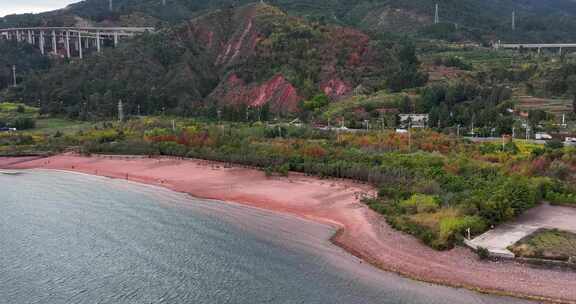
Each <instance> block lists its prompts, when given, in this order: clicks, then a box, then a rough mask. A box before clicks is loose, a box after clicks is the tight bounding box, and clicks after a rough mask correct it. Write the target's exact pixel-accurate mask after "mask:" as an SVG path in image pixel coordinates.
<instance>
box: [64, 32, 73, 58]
mask: <svg viewBox="0 0 576 304" xmlns="http://www.w3.org/2000/svg"><path fill="white" fill-rule="evenodd" d="M64 46H65V47H66V58H68V59H70V57H72V56H71V54H70V32H69V31H66V40H65V42H64Z"/></svg>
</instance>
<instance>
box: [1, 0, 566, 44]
mask: <svg viewBox="0 0 576 304" xmlns="http://www.w3.org/2000/svg"><path fill="white" fill-rule="evenodd" d="M252 2H254V1H248V0H166V6H163V5H162V1H160V0H114V1H113V3H114V7H113V11H110V10H109V7H108V1H107V0H85V1H82V2H79V3H76V4H72V5H70V6H69V7H68V8H66V9H65V10H59V11H54V12H48V13H44V14H39V15H12V16H7V17H6V18H4V19H3V20H0V26H14V25H24V24H25V25H72V24H75V23H77V22H79V20H83V21H88V22H94V23H102V24H110V25H112V24H114V25H131V26H137V25H149V26H157V25H160V24H164V23H172V24H175V23H179V22H181V21H184V20H189V19H190V18H191V17H193V16H199V15H201V14H204V13H206V12H207V11H208V10H213V9H225V8H229V7H237V6H241V5H245V4H248V3H252ZM265 3H267V4H272V5H275V6H278V7H280V8H282V9H283V10H285V11H287V12H289V13H290V14H294V15H300V16H306V17H308V18H310V19H314V20H320V21H322V22H328V23H336V24H341V25H347V26H354V27H359V28H362V29H363V30H366V31H371V32H395V33H404V32H418V33H420V34H423V35H425V36H430V37H434V38H445V39H454V40H463V39H467V40H470V39H471V40H482V41H488V40H490V39H502V40H505V41H531V42H543V41H576V18H574V17H576V2H575V1H573V0H546V1H542V0H269V1H265ZM436 3H438V4H439V7H440V12H439V13H440V14H439V15H440V21H441V24H439V25H434V6H435V4H436ZM512 11H516V16H517V20H516V21H517V22H516V23H517V29H516V31H512V28H511V23H512Z"/></svg>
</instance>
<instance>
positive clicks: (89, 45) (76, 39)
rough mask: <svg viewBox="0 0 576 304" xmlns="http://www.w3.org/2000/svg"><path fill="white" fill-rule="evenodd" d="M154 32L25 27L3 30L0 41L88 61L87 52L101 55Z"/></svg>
mask: <svg viewBox="0 0 576 304" xmlns="http://www.w3.org/2000/svg"><path fill="white" fill-rule="evenodd" d="M150 32H154V28H151V27H24V28H0V39H5V40H13V41H17V42H21V43H29V44H32V45H34V46H36V47H38V48H39V49H40V52H41V53H42V55H44V54H47V53H48V54H52V55H54V56H60V57H66V58H72V57H73V56H76V57H78V58H83V57H84V52H85V51H86V50H96V52H98V53H100V52H101V51H102V48H103V47H104V46H107V45H113V46H114V47H116V46H118V44H119V43H120V40H121V39H123V38H126V37H133V36H135V35H139V34H143V33H150Z"/></svg>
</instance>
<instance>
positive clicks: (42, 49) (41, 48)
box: [38, 31, 45, 55]
mask: <svg viewBox="0 0 576 304" xmlns="http://www.w3.org/2000/svg"><path fill="white" fill-rule="evenodd" d="M44 42H45V41H44V32H42V31H40V37H39V38H38V44H39V47H40V53H41V54H42V55H44Z"/></svg>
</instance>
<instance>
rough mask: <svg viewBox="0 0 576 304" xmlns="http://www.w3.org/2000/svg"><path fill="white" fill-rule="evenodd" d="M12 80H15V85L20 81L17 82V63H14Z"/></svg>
mask: <svg viewBox="0 0 576 304" xmlns="http://www.w3.org/2000/svg"><path fill="white" fill-rule="evenodd" d="M12 80H13V81H14V86H15V87H16V86H17V85H18V82H16V65H12Z"/></svg>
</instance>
